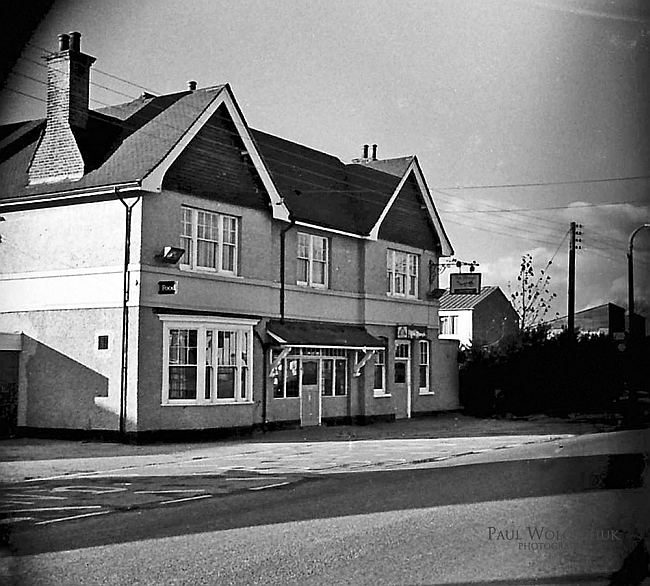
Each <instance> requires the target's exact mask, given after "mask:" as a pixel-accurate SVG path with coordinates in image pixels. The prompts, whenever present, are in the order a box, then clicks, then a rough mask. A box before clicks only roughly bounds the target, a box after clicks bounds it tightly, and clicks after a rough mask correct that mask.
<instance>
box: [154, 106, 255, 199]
mask: <svg viewBox="0 0 650 586" xmlns="http://www.w3.org/2000/svg"><path fill="white" fill-rule="evenodd" d="M163 189H172V190H177V191H181V192H184V193H190V194H193V195H198V196H201V197H207V198H210V199H218V200H219V201H226V202H228V203H233V204H237V205H242V206H244V207H254V208H258V209H266V208H268V196H267V194H266V191H265V189H264V187H263V184H262V180H261V178H260V176H259V174H258V173H257V171H256V169H255V166H254V165H253V163H252V161H251V158H250V155H249V154H248V151H247V150H246V147H245V145H244V141H243V140H242V138H241V135H240V133H239V131H238V129H237V127H236V124H235V122H234V121H233V119H232V116H231V115H230V112H229V111H228V109H227V108H226V106H225V104H221V105H220V106H219V107H218V108H217V110H216V111H215V112H214V114H212V116H211V117H210V118H209V120H208V121H207V122H206V123H205V124H204V125H203V126H202V127H201V129H200V130H199V131H198V133H197V134H196V136H194V138H193V139H192V140H191V141H190V143H189V144H188V145H187V147H185V149H184V150H183V151H182V152H181V153H180V155H179V156H178V157H177V158H176V159H175V160H174V162H173V163H172V164H171V166H170V167H169V169H168V170H167V172H166V173H165V176H164V179H163Z"/></svg>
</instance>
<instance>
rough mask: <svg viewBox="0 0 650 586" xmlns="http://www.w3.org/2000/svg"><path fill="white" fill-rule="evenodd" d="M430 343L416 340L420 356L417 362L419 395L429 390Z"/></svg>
mask: <svg viewBox="0 0 650 586" xmlns="http://www.w3.org/2000/svg"><path fill="white" fill-rule="evenodd" d="M430 347H431V345H430V344H429V341H428V340H420V341H419V342H418V350H419V357H420V364H419V375H420V381H419V383H418V386H419V389H420V394H421V395H426V394H428V393H429V392H430V386H429V376H430V375H429V363H430V353H431V352H430V349H431V348H430Z"/></svg>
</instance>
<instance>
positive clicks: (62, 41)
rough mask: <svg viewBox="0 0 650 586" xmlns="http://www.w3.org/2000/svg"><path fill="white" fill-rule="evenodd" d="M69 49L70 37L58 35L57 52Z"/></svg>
mask: <svg viewBox="0 0 650 586" xmlns="http://www.w3.org/2000/svg"><path fill="white" fill-rule="evenodd" d="M69 48H70V35H66V34H62V35H59V51H67V50H68V49H69Z"/></svg>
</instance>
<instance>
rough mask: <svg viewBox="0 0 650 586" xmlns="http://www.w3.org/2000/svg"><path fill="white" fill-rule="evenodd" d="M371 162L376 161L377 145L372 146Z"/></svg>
mask: <svg viewBox="0 0 650 586" xmlns="http://www.w3.org/2000/svg"><path fill="white" fill-rule="evenodd" d="M372 160H373V161H376V160H377V145H376V144H373V145H372Z"/></svg>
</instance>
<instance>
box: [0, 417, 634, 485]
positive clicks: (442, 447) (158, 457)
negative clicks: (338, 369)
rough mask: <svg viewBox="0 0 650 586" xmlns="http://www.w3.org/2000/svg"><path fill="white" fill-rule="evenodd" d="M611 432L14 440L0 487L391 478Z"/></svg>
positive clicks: (552, 422) (428, 420)
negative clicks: (228, 477)
mask: <svg viewBox="0 0 650 586" xmlns="http://www.w3.org/2000/svg"><path fill="white" fill-rule="evenodd" d="M616 429H617V422H616V421H615V420H612V419H607V418H605V417H597V416H592V417H573V418H567V419H559V418H551V417H545V416H535V417H528V418H519V419H515V418H499V419H496V418H494V419H480V418H474V417H469V416H465V415H462V414H459V413H443V414H438V415H433V416H430V417H423V418H417V419H410V420H399V421H394V422H386V423H376V424H371V425H365V426H348V425H346V426H320V427H315V428H298V429H290V430H281V431H271V432H255V433H253V434H252V435H250V436H247V437H239V438H235V439H230V440H220V441H214V442H194V443H157V444H147V445H131V444H120V443H111V442H99V441H65V440H52V439H49V440H48V439H35V438H14V439H6V440H2V441H0V481H1V482H2V483H3V484H5V485H6V484H12V483H24V482H27V483H29V482H35V481H39V480H56V479H59V478H68V479H71V478H74V477H77V478H79V477H95V478H98V477H118V476H119V477H128V476H138V477H142V476H198V475H214V474H225V473H240V472H241V473H255V474H270V475H277V474H299V475H305V474H307V475H311V474H330V473H341V472H355V471H376V470H395V469H403V468H413V467H421V466H432V465H449V464H460V463H464V462H472V461H477V459H476V457H477V456H482V459H481V458H479V459H481V461H485V457H488V458H490V457H491V458H494V457H495V455H498V457H500V458H503V457H505V456H506V451H507V450H509V449H510V450H512V449H513V448H516V447H519V448H521V447H525V446H530V445H535V444H540V443H545V442H552V441H562V440H568V439H570V438H577V437H580V436H583V435H585V434H594V433H603V432H614V431H616ZM621 449H623V448H621ZM497 451H499V452H497ZM472 458H473V459H472Z"/></svg>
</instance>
